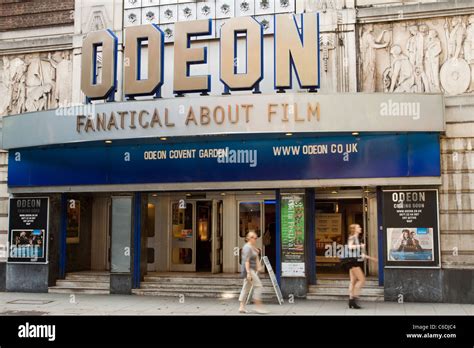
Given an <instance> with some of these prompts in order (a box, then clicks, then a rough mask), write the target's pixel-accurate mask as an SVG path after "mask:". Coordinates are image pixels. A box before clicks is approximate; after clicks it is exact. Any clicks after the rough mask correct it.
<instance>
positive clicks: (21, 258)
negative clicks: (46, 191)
mask: <svg viewBox="0 0 474 348" xmlns="http://www.w3.org/2000/svg"><path fill="white" fill-rule="evenodd" d="M48 214H49V199H48V198H47V197H21V198H10V212H9V215H8V218H9V233H8V245H9V253H8V262H23V263H25V262H26V263H46V262H47V260H48V255H47V254H48V245H47V244H48Z"/></svg>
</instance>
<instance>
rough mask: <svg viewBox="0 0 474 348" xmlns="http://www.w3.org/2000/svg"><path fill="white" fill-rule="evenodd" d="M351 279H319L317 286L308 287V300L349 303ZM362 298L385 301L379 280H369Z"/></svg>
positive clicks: (364, 299)
mask: <svg viewBox="0 0 474 348" xmlns="http://www.w3.org/2000/svg"><path fill="white" fill-rule="evenodd" d="M348 288H349V279H347V278H334V279H317V285H310V286H309V287H308V294H307V296H306V299H308V300H336V301H337V300H341V301H347V300H348V298H349V290H348ZM360 298H361V300H362V301H376V302H383V301H384V288H383V286H379V285H378V280H377V279H374V278H369V279H367V281H366V283H365V285H364V287H363V288H362V291H361V294H360Z"/></svg>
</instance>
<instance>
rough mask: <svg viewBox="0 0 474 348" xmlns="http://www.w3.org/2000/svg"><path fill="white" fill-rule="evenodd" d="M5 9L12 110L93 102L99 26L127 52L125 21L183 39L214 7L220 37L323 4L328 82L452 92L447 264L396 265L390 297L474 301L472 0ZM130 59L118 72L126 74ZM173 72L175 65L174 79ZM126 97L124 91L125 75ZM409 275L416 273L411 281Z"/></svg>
mask: <svg viewBox="0 0 474 348" xmlns="http://www.w3.org/2000/svg"><path fill="white" fill-rule="evenodd" d="M45 4H48V5H45ZM56 5H57V6H56ZM53 8H54V11H52V12H49V11H50V9H53ZM0 10H1V11H0V13H2V14H1V15H0V19H1V21H0V22H1V23H2V24H1V25H0V56H1V57H0V58H1V61H0V95H2V96H6V98H2V99H1V100H0V115H12V114H17V113H24V112H30V111H40V110H47V109H54V108H57V107H60V106H64V105H68V104H69V103H71V102H72V103H83V102H84V100H85V98H84V95H83V94H82V92H81V90H80V83H79V81H80V76H81V46H82V40H83V38H84V36H85V35H86V34H87V33H88V32H90V31H94V30H100V29H104V28H109V29H112V30H113V31H114V33H115V34H116V35H117V37H118V39H119V51H118V55H119V59H118V61H119V62H121V61H122V52H123V48H122V43H123V40H122V38H123V29H124V28H126V27H129V26H133V25H140V24H147V23H155V24H158V25H159V26H160V27H161V28H162V30H163V31H164V34H165V42H167V43H168V44H171V43H172V42H173V41H174V36H173V32H174V23H175V22H178V21H187V20H196V19H206V18H211V19H212V20H213V23H214V24H215V25H214V27H215V28H216V29H215V31H214V33H213V34H212V35H211V37H207V38H203V39H204V40H209V39H211V42H212V39H214V38H218V35H219V30H218V28H219V26H220V25H222V23H224V22H225V20H226V18H230V17H234V16H247V15H252V16H255V18H256V19H257V20H258V21H259V22H260V23H261V24H262V25H263V27H264V34H265V35H267V36H271V35H272V31H273V22H272V21H273V15H274V14H275V13H302V12H314V11H318V12H320V21H321V22H320V25H321V28H320V30H321V33H320V50H321V93H375V92H383V93H387V94H390V93H410V94H413V93H428V94H429V93H442V94H444V96H445V118H446V119H445V121H446V132H445V134H443V136H442V138H441V168H442V184H441V186H440V187H438V188H439V190H440V191H439V193H440V197H439V198H440V217H439V218H440V231H441V236H440V245H441V269H440V270H436V271H428V270H411V271H408V270H396V269H392V270H386V272H385V284H386V287H385V298H386V300H397V299H399V298H400V295H403V297H404V298H405V299H406V300H411V301H429V300H430V299H431V300H432V301H436V302H451V301H454V302H456V301H460V300H463V301H467V302H471V303H472V302H473V301H474V299H473V297H472V296H473V295H472V294H473V291H472V288H470V294H465V293H463V291H465V289H466V288H465V287H464V288H455V287H451V286H449V284H451V283H454V282H457V281H459V280H460V279H462V278H468V279H472V276H473V274H474V3H473V2H472V1H470V0H458V1H455V2H452V1H432V0H426V1H393V0H379V1H376V0H362V1H357V0H296V1H287V0H269V1H260V0H250V1H246V0H216V1H172V0H171V1H170V0H123V1H122V0H97V1H86V0H76V1H71V0H68V1H64V0H63V1H56V0H55V1H38V2H36V1H20V0H17V1H15V0H4V1H0ZM42 11H47V12H42ZM46 13H47V15H46ZM26 15H28V16H29V18H30V19H29V20H28V21H26V20H24V18H25V16H26ZM1 16H3V17H5V20H3V19H4V18H1ZM31 16H33V17H31ZM31 18H33V20H31ZM212 45H214V44H212ZM215 45H217V44H215ZM211 49H212V47H211ZM214 52H215V51H214ZM265 59H267V58H265ZM268 59H270V58H268ZM122 68H123V67H121V66H119V69H118V81H122V78H121V74H122V72H121V71H122ZM170 76H171V72H168V71H167V72H165V79H168V80H170V79H171V77H170ZM216 80H217V79H216ZM213 83H214V82H213ZM215 84H216V86H214V87H215V88H213V89H212V94H214V95H220V94H221V93H222V92H223V88H222V86H221V85H219V83H218V81H216V82H215ZM261 88H262V91H263V92H265V91H272V81H271V79H268V81H263V83H262V86H261ZM172 96H173V93H172V87H171V86H169V87H166V86H165V88H164V90H163V97H165V98H168V97H172ZM115 99H116V100H117V101H120V100H123V96H122V89H121V84H120V83H119V86H118V89H117V92H116V95H115ZM0 156H1V157H0V166H1V167H0V169H1V172H0V184H1V186H0V195H1V197H0V236H1V237H2V238H3V239H4V240H6V233H7V231H6V226H7V207H8V201H7V199H8V193H7V187H6V177H7V156H6V153H5V152H2V153H1V154H0ZM400 272H405V273H403V274H402V273H400ZM469 277H470V278H469ZM408 278H409V279H412V280H413V281H412V282H407V281H406V279H408ZM420 284H427V285H426V286H422V288H423V289H425V290H423V291H418V290H417V288H418V287H420ZM466 286H467V285H466ZM471 286H472V285H471ZM463 289H464V290H463ZM463 297H464V299H463Z"/></svg>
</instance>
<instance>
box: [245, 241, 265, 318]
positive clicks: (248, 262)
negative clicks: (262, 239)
mask: <svg viewBox="0 0 474 348" xmlns="http://www.w3.org/2000/svg"><path fill="white" fill-rule="evenodd" d="M257 238H258V237H257V234H256V233H255V232H249V233H247V235H246V236H245V241H246V242H247V243H246V244H245V245H244V247H243V248H242V261H241V263H242V277H243V278H244V285H243V286H242V291H241V292H240V296H239V301H240V308H239V312H240V313H249V311H247V309H246V308H245V304H246V302H247V297H248V294H249V291H250V289H251V288H252V286H253V301H254V302H255V305H256V307H257V309H256V312H257V313H259V314H266V313H268V312H267V311H266V310H264V309H263V306H262V299H261V296H262V282H261V281H260V278H259V277H258V272H259V271H260V267H261V264H260V259H259V250H258V249H257V248H256V243H257Z"/></svg>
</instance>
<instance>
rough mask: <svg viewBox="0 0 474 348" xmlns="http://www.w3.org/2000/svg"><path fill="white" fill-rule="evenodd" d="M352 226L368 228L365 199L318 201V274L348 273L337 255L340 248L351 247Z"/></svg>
mask: <svg viewBox="0 0 474 348" xmlns="http://www.w3.org/2000/svg"><path fill="white" fill-rule="evenodd" d="M351 224H359V225H360V226H364V216H363V206H362V200H358V199H337V200H317V201H316V272H317V273H318V274H324V273H346V271H345V270H343V269H342V268H341V267H340V260H339V258H338V257H337V252H338V250H339V248H338V247H339V246H343V245H345V244H347V239H348V237H349V235H348V233H349V232H348V231H349V226H350V225H351ZM361 243H362V241H361Z"/></svg>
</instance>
